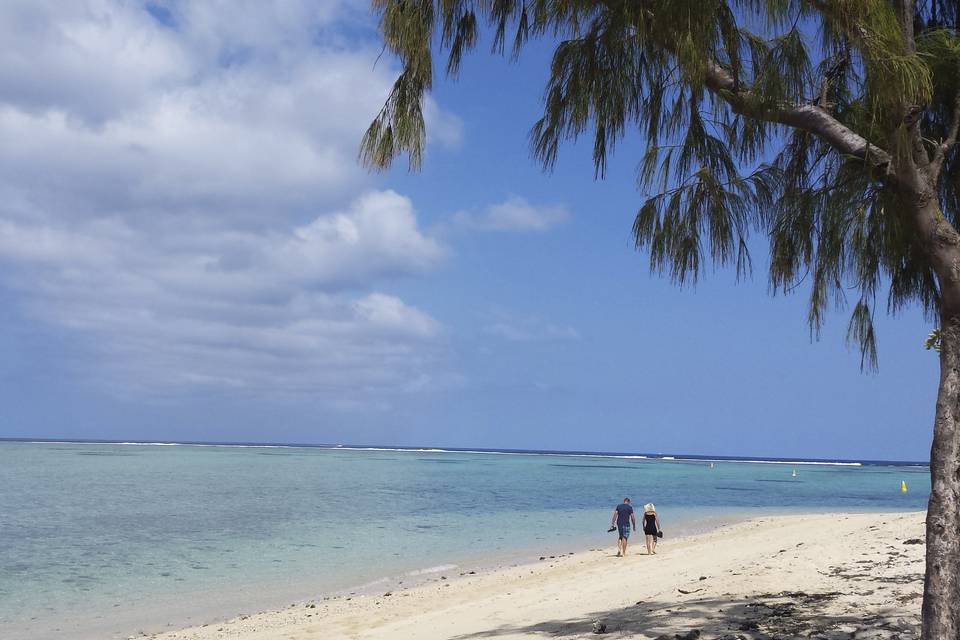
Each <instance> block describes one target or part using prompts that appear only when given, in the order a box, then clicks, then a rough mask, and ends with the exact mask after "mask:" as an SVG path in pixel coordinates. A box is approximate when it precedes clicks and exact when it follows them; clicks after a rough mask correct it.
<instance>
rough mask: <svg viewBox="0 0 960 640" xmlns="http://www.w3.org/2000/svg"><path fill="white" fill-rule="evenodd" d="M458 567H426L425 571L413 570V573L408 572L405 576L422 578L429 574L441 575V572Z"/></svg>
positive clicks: (441, 565)
mask: <svg viewBox="0 0 960 640" xmlns="http://www.w3.org/2000/svg"><path fill="white" fill-rule="evenodd" d="M458 566H459V565H455V564H438V565H436V566H434V567H427V568H426V569H414V570H413V571H408V572H407V574H406V575H408V576H424V575H429V574H431V573H441V572H443V571H453V570H454V569H456V568H457V567H458Z"/></svg>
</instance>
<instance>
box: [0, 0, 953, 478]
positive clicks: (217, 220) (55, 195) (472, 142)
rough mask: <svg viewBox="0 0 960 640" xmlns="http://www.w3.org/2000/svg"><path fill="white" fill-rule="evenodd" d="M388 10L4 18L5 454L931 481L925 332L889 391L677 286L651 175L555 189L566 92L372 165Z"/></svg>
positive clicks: (791, 307)
mask: <svg viewBox="0 0 960 640" xmlns="http://www.w3.org/2000/svg"><path fill="white" fill-rule="evenodd" d="M374 24H375V23H374V21H373V19H372V18H371V16H370V15H369V14H368V13H367V9H366V5H365V4H364V3H350V2H339V1H335V0H329V1H328V2H316V1H313V0H310V1H307V0H304V1H303V2H295V1H292V0H291V1H290V2H284V3H279V4H277V5H271V4H268V3H262V2H248V3H239V4H238V3H235V2H230V3H219V4H218V3H215V2H204V3H185V2H154V3H138V2H122V3H121V2H109V1H101V2H93V1H91V2H76V3H69V4H67V5H64V4H62V3H55V2H49V3H45V2H35V1H30V2H26V1H25V2H18V1H14V2H5V3H3V6H2V7H0V49H2V52H0V59H3V60H4V61H5V62H4V64H3V65H2V66H0V138H2V139H3V140H4V144H3V145H2V146H0V383H2V384H0V406H2V407H3V412H2V413H0V436H5V437H73V438H109V439H160V440H165V439H187V440H243V441H288V442H289V441H293V442H344V443H357V444H376V443H379V444H397V445H440V446H477V447H516V448H539V449H545V448H549V449H580V450H583V449H586V450H615V451H642V452H654V453H656V452H683V453H700V454H728V455H738V454H739V455H759V456H763V455H771V456H773V455H775V456H801V457H802V456H816V457H854V458H872V459H924V458H925V457H926V455H927V453H928V450H929V441H930V430H931V423H932V415H933V403H934V398H935V391H936V381H937V374H938V372H937V361H936V358H935V356H934V355H932V354H931V353H930V352H926V351H924V350H923V348H922V343H923V339H924V337H925V336H926V333H927V332H928V331H929V329H930V325H929V323H927V322H926V321H925V320H924V319H923V317H922V315H921V314H920V313H919V311H917V310H908V311H906V312H905V313H903V314H902V315H901V316H899V317H897V318H893V319H887V318H879V319H878V320H879V322H878V331H879V350H880V367H881V369H880V372H879V374H877V375H863V374H861V373H860V371H859V355H858V354H857V353H856V352H852V351H849V350H848V349H847V348H846V347H845V345H844V333H845V329H846V321H847V318H846V315H845V314H844V313H839V314H834V315H832V316H831V317H830V318H829V321H828V324H827V326H826V328H825V331H824V333H823V336H822V339H821V340H820V341H819V342H811V341H810V336H809V332H808V329H807V327H806V324H805V316H806V311H805V295H806V291H805V290H804V289H803V288H802V287H801V289H800V291H799V292H798V294H797V295H795V296H793V297H786V298H784V297H777V298H771V297H769V296H768V295H767V285H766V280H765V268H766V260H765V252H764V248H763V247H764V243H763V240H762V239H757V240H756V242H755V243H754V245H755V247H754V252H755V255H754V259H755V266H756V271H755V274H754V277H753V279H752V281H747V282H745V283H741V284H740V285H735V284H734V278H733V274H731V273H729V272H725V271H719V272H716V273H708V274H707V277H706V278H705V279H704V280H702V281H701V282H700V283H699V284H698V285H697V286H696V287H694V288H687V289H685V290H678V289H677V288H675V287H674V286H673V285H672V284H671V283H670V282H668V281H666V280H662V279H660V278H658V277H656V276H651V275H650V274H649V273H648V270H647V258H646V256H644V255H641V254H638V253H637V252H635V251H634V250H633V247H632V243H631V238H630V227H631V224H632V220H633V215H634V213H635V211H636V209H637V207H638V206H639V204H640V202H641V200H642V194H641V193H640V192H638V190H637V187H636V183H635V167H636V163H637V162H638V160H639V158H640V157H641V154H642V150H643V149H642V143H641V141H640V140H639V139H637V138H630V139H628V140H626V141H625V142H624V144H622V145H621V146H620V147H619V148H618V150H617V154H616V156H615V157H614V160H613V162H612V163H611V165H610V167H609V172H608V175H607V177H606V179H605V180H603V181H595V180H594V179H593V168H592V164H591V160H590V149H589V144H580V145H568V146H567V147H565V148H564V149H563V151H562V153H561V157H560V161H559V163H558V165H557V167H556V169H555V171H554V172H553V173H544V172H542V171H541V170H540V169H539V168H538V167H537V166H536V165H535V163H534V162H533V161H532V160H531V158H530V156H529V153H528V147H527V137H526V136H527V132H528V130H529V128H530V126H531V124H532V123H533V122H534V121H535V120H536V118H537V117H538V114H539V108H540V95H541V91H542V86H543V81H544V78H545V72H546V63H547V61H548V60H549V49H548V47H546V46H543V45H538V46H534V47H532V48H531V49H530V50H529V51H528V52H526V53H525V54H524V56H523V58H522V59H521V61H520V62H519V63H518V64H510V63H508V62H506V61H504V60H503V59H500V58H497V57H491V56H488V55H486V54H485V51H486V49H485V46H484V45H483V44H481V47H480V54H479V55H476V56H474V57H471V58H470V59H469V60H467V61H466V62H465V64H464V68H463V73H462V76H461V78H460V79H459V80H457V81H442V82H438V87H437V90H436V91H435V93H434V94H433V96H432V97H431V100H430V103H429V104H428V108H427V115H428V127H429V144H428V150H427V157H426V161H425V165H424V168H423V170H422V171H421V172H420V173H417V174H410V173H408V172H407V171H406V167H405V163H403V162H400V163H398V166H396V167H394V168H393V169H391V170H390V171H387V172H385V173H383V174H372V173H370V172H368V171H366V170H364V169H362V168H361V167H358V166H357V164H356V161H355V158H356V151H357V144H358V142H359V139H360V136H361V135H362V132H363V130H364V128H365V126H366V124H367V123H368V122H369V120H370V119H371V118H372V117H373V116H374V115H375V113H376V111H377V110H378V108H379V106H380V103H382V100H383V98H384V97H385V95H386V92H387V90H388V88H389V85H390V82H391V81H392V79H393V77H394V75H395V73H396V71H397V67H396V65H395V63H393V62H392V61H391V60H389V59H386V58H384V59H381V60H380V61H379V62H378V63H376V64H375V61H376V58H377V54H378V53H379V44H378V41H377V39H376V33H375V31H374V28H373V27H374Z"/></svg>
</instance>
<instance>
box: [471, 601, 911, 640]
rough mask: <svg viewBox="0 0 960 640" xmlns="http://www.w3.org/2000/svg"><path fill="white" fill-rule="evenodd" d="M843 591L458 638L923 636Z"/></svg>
mask: <svg viewBox="0 0 960 640" xmlns="http://www.w3.org/2000/svg"><path fill="white" fill-rule="evenodd" d="M842 595H843V594H840V593H837V592H826V593H804V592H786V591H785V592H781V593H777V594H760V595H756V596H753V597H749V598H734V597H732V596H731V597H728V598H727V597H721V598H702V599H689V600H682V601H681V600H678V601H674V602H669V601H646V602H645V601H640V602H637V603H636V604H635V605H633V606H630V607H623V608H619V609H610V610H607V611H595V612H592V613H590V614H589V615H587V616H583V617H574V618H566V619H557V620H544V621H542V622H538V623H535V624H530V625H502V626H500V627H497V628H494V629H490V630H486V631H482V632H477V633H470V634H465V635H460V636H455V637H454V639H452V640H479V639H481V638H497V637H502V636H508V635H530V636H541V637H548V638H588V637H589V638H597V637H600V636H598V635H595V634H594V622H597V621H598V622H599V623H600V624H602V625H604V626H605V633H606V634H609V635H611V636H612V637H614V638H619V637H626V638H632V637H635V638H662V639H663V640H667V639H669V640H674V639H682V640H694V639H696V638H700V639H701V640H712V639H715V638H717V639H719V638H723V639H724V640H735V639H738V638H739V639H742V640H761V639H764V640H768V639H782V640H786V639H787V638H813V639H821V640H839V639H840V638H844V639H849V638H857V639H858V640H859V639H861V638H863V639H868V638H869V639H877V640H879V639H889V640H906V639H907V638H915V637H917V636H918V635H919V628H918V627H917V622H918V620H917V617H916V616H915V615H913V614H910V613H906V614H905V612H904V610H903V608H902V606H900V605H897V604H890V605H889V606H885V607H882V608H879V609H877V608H874V609H871V610H870V611H861V610H856V609H854V610H850V611H849V612H846V613H836V612H837V611H843V610H846V609H852V607H850V606H849V605H847V606H846V607H844V606H842V603H840V602H838V598H840V597H842Z"/></svg>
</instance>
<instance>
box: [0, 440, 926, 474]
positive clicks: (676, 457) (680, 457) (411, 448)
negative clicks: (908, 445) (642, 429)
mask: <svg viewBox="0 0 960 640" xmlns="http://www.w3.org/2000/svg"><path fill="white" fill-rule="evenodd" d="M0 442H21V443H36V444H57V443H61V444H111V445H123V444H129V445H184V446H191V445H193V446H221V447H230V446H233V447H289V448H304V449H346V450H354V451H356V450H375V449H380V450H389V451H407V452H424V453H429V452H435V453H441V452H449V453H502V454H517V455H558V456H563V455H567V456H596V457H624V456H630V457H634V458H640V459H649V460H664V461H676V462H683V461H690V460H694V461H703V462H709V461H711V460H714V461H730V462H776V463H796V464H801V463H812V464H834V465H836V464H850V465H853V464H859V465H890V466H922V467H929V466H930V463H929V461H926V462H924V461H915V460H872V459H859V458H816V457H809V458H803V457H784V456H732V455H721V454H695V453H662V452H661V453H649V452H619V451H587V450H566V449H519V448H509V447H441V446H437V445H429V446H420V445H405V446H404V445H383V444H345V443H309V442H261V441H220V440H129V439H126V440H117V439H109V438H104V439H93V438H40V437H5V436H0Z"/></svg>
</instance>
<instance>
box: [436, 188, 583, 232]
mask: <svg viewBox="0 0 960 640" xmlns="http://www.w3.org/2000/svg"><path fill="white" fill-rule="evenodd" d="M569 219H570V212H569V211H568V210H567V208H566V207H564V206H562V205H556V204H553V205H535V204H531V203H530V202H528V201H527V200H526V199H525V198H520V197H518V196H511V197H510V198H508V199H507V200H505V201H504V202H501V203H499V204H493V205H490V206H488V207H486V208H485V209H484V210H483V211H481V212H468V211H460V212H457V213H456V214H454V216H453V224H454V226H456V227H460V228H465V229H476V230H479V231H519V232H530V231H533V232H539V231H547V230H549V229H551V228H553V227H555V226H557V225H559V224H563V223H564V222H567V221H568V220H569Z"/></svg>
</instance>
